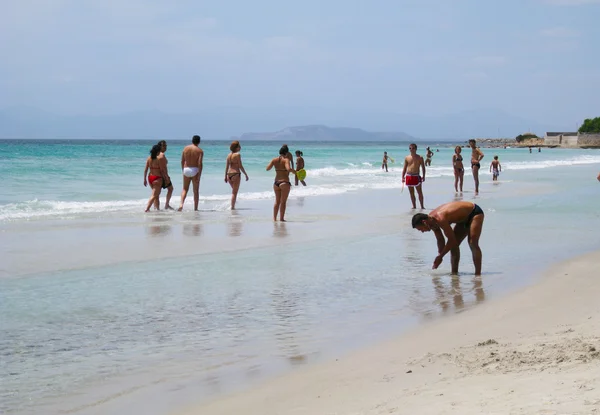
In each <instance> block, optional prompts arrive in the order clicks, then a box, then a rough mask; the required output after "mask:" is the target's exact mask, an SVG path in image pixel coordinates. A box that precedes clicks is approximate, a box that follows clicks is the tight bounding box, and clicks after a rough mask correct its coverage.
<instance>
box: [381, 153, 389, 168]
mask: <svg viewBox="0 0 600 415" xmlns="http://www.w3.org/2000/svg"><path fill="white" fill-rule="evenodd" d="M388 159H389V157H388V155H387V151H384V152H383V161H382V162H381V170H383V169H385V172H386V173H387V172H388Z"/></svg>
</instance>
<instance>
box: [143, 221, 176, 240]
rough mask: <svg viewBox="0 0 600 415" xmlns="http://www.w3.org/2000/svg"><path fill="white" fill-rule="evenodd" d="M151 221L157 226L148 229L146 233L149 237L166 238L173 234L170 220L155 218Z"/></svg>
mask: <svg viewBox="0 0 600 415" xmlns="http://www.w3.org/2000/svg"><path fill="white" fill-rule="evenodd" d="M151 221H152V222H155V224H154V225H150V226H148V227H147V228H146V233H147V234H148V235H149V236H151V237H157V236H166V235H168V234H169V233H171V224H170V223H169V222H170V221H171V219H170V218H161V217H153V218H152V219H151ZM160 222H162V223H160Z"/></svg>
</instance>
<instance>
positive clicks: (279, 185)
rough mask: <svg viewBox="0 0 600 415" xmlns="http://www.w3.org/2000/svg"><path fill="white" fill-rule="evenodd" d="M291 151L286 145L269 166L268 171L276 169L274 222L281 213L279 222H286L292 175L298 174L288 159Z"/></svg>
mask: <svg viewBox="0 0 600 415" xmlns="http://www.w3.org/2000/svg"><path fill="white" fill-rule="evenodd" d="M288 154H289V150H288V147H287V146H286V145H284V146H283V147H281V149H280V150H279V157H275V158H274V159H273V160H271V162H270V163H269V164H268V165H267V171H269V170H271V169H272V168H273V167H275V182H274V183H273V192H275V204H274V205H273V220H274V221H276V220H277V213H279V221H280V222H285V209H286V206H287V199H288V196H289V195H290V189H291V186H292V184H291V183H290V173H293V174H296V170H294V169H293V168H292V167H291V165H290V160H289V159H288Z"/></svg>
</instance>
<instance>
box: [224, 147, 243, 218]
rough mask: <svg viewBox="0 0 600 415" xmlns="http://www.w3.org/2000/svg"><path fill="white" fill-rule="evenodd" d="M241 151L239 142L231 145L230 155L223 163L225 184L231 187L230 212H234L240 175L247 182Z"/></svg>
mask: <svg viewBox="0 0 600 415" xmlns="http://www.w3.org/2000/svg"><path fill="white" fill-rule="evenodd" d="M241 149H242V146H241V145H240V142H239V141H234V142H233V143H231V145H230V146H229V150H231V153H229V154H228V155H227V160H226V163H225V183H229V185H230V186H231V210H235V202H236V201H237V194H238V191H239V190H240V183H241V181H242V173H244V176H246V181H248V174H246V170H244V165H243V164H242V156H241V154H240V150H241Z"/></svg>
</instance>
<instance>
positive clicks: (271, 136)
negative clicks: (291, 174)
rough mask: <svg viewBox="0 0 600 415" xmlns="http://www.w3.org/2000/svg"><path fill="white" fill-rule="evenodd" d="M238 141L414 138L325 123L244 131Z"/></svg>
mask: <svg viewBox="0 0 600 415" xmlns="http://www.w3.org/2000/svg"><path fill="white" fill-rule="evenodd" d="M239 139H240V141H246V140H266V141H277V142H281V143H285V142H286V141H303V140H305V141H306V140H310V141H408V140H414V139H415V138H414V137H412V136H410V135H408V134H406V133H402V132H384V133H381V132H369V131H365V130H362V129H360V128H345V127H342V128H332V127H327V126H325V125H304V126H299V127H286V128H284V129H282V130H279V131H275V132H271V133H244V134H242V135H241V137H239Z"/></svg>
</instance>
